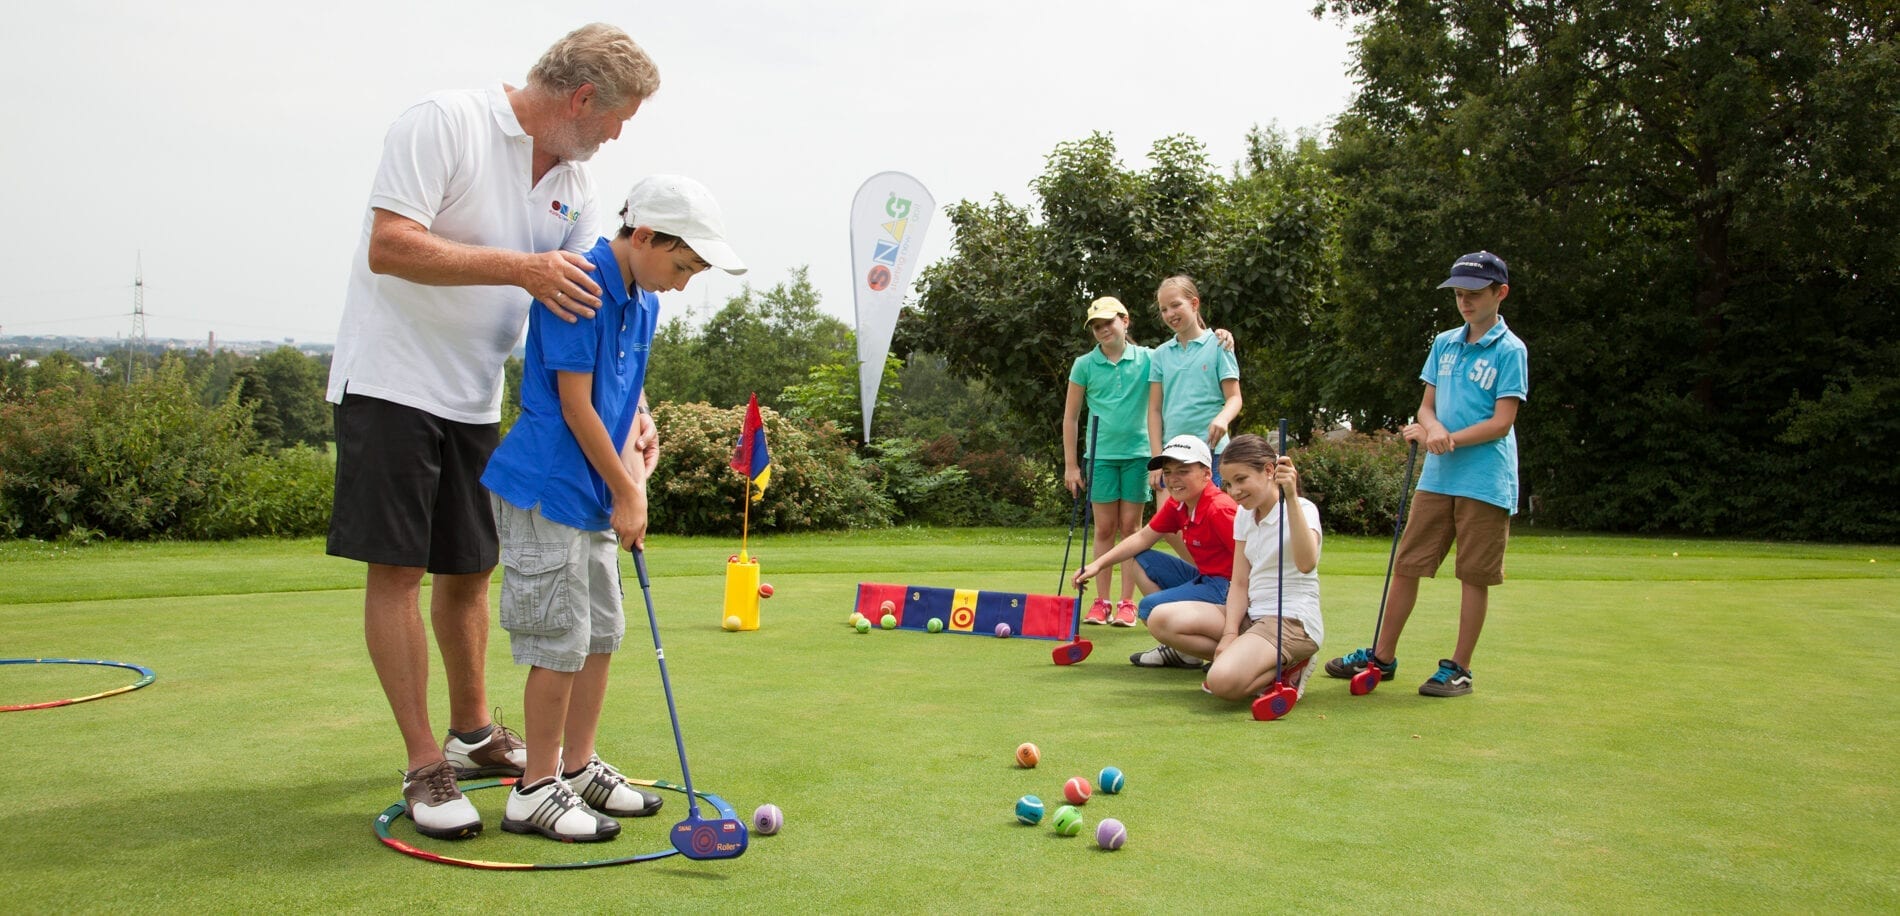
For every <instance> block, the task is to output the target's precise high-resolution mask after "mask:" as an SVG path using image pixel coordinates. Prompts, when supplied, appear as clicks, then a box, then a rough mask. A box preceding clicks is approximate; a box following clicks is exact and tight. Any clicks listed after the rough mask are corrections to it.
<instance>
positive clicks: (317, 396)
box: [253, 347, 332, 448]
mask: <svg viewBox="0 0 1900 916" xmlns="http://www.w3.org/2000/svg"><path fill="white" fill-rule="evenodd" d="M255 369H256V374H257V377H258V378H259V379H260V380H262V381H264V382H267V383H268V387H267V392H266V394H265V396H264V398H263V399H262V402H261V403H259V404H257V405H256V407H255V408H254V411H255V413H254V417H255V418H257V419H261V418H262V417H263V415H265V414H269V415H270V416H271V417H272V418H273V419H274V420H275V421H276V426H277V433H276V435H274V436H271V435H267V434H264V431H263V429H261V428H260V429H259V430H258V432H259V434H260V435H261V436H263V438H264V439H265V440H266V441H267V442H268V444H270V445H272V446H273V447H277V448H283V447H285V446H291V445H309V446H317V447H321V446H322V445H323V444H324V443H325V442H328V441H330V439H331V438H332V433H331V431H330V423H331V418H330V405H329V403H328V402H326V401H325V400H324V388H325V387H326V383H327V381H328V371H327V369H326V368H325V367H324V365H323V364H322V362H320V361H319V360H317V359H314V358H312V357H310V356H307V355H305V354H304V353H303V352H302V351H299V350H298V349H297V348H295V347H278V348H277V349H275V350H272V351H271V352H269V353H266V354H264V355H263V356H261V357H258V360H257V363H256V366H255ZM253 422H256V420H254V421H253Z"/></svg>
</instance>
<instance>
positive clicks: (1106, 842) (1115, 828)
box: [1095, 817, 1128, 849]
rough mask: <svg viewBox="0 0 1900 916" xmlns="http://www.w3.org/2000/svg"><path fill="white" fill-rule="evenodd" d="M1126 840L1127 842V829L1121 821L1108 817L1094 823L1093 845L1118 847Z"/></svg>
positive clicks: (1104, 847)
mask: <svg viewBox="0 0 1900 916" xmlns="http://www.w3.org/2000/svg"><path fill="white" fill-rule="evenodd" d="M1126 842H1128V830H1127V828H1125V827H1123V826H1122V822H1121V821H1118V820H1116V819H1114V818H1112V817H1110V818H1104V819H1103V820H1102V822H1101V823H1100V824H1097V825H1095V845H1097V846H1100V847H1102V848H1103V849H1120V848H1122V844H1123V843H1126Z"/></svg>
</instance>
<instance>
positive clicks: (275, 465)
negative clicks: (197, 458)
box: [177, 446, 336, 540]
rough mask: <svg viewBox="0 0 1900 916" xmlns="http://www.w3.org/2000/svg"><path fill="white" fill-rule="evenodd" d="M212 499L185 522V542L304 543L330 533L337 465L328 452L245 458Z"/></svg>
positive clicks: (301, 450) (294, 450) (296, 450)
mask: <svg viewBox="0 0 1900 916" xmlns="http://www.w3.org/2000/svg"><path fill="white" fill-rule="evenodd" d="M227 471H228V473H227V474H226V475H225V476H224V478H223V479H222V480H221V481H220V482H219V484H218V486H217V487H216V488H215V492H214V494H213V495H214V497H215V498H213V499H212V500H211V501H210V502H209V503H207V504H206V505H205V506H204V507H203V508H202V509H200V510H198V511H196V512H193V513H192V514H191V515H190V516H189V517H187V518H186V519H185V521H184V523H183V524H182V525H180V526H179V531H178V532H177V533H178V534H180V535H181V536H183V537H188V538H196V539H209V540H218V539H223V538H238V537H308V536H311V535H317V534H322V533H324V532H325V531H327V530H329V527H330V502H331V497H332V495H333V493H334V492H335V489H336V461H335V459H333V458H331V457H330V454H329V452H327V451H325V450H323V449H317V448H311V447H309V446H294V447H291V448H286V449H283V450H281V451H279V452H277V453H276V454H275V455H264V454H259V455H246V456H244V457H243V458H241V459H239V460H238V462H237V464H235V465H233V466H232V467H230V468H228V469H227Z"/></svg>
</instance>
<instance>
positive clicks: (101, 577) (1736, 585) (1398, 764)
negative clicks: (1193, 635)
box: [0, 529, 1900, 914]
mask: <svg viewBox="0 0 1900 916" xmlns="http://www.w3.org/2000/svg"><path fill="white" fill-rule="evenodd" d="M1063 534H1064V532H1063V531H1062V530H1055V531H1049V530H1039V531H1001V530H919V529H902V530H895V531H883V532H869V533H852V534H837V535H813V536H797V537H770V538H760V539H754V540H753V541H752V543H751V545H750V546H751V548H752V551H753V552H754V553H755V554H757V555H758V556H759V557H760V558H761V562H762V566H763V570H764V576H763V578H764V579H765V581H768V582H771V583H772V584H773V585H774V586H775V587H776V589H777V596H776V597H774V598H772V599H770V600H768V601H766V602H765V603H764V605H763V611H762V620H763V626H762V628H761V629H760V630H758V631H756V632H749V633H727V632H724V631H722V630H721V629H720V627H719V621H720V619H721V613H720V601H721V596H722V579H723V573H724V560H725V557H726V556H727V554H729V553H732V552H734V549H735V547H736V545H735V544H733V543H731V542H729V541H727V540H713V539H691V540H689V539H679V538H655V539H654V540H653V542H652V544H651V546H650V553H649V562H650V566H651V569H652V572H653V574H654V577H655V580H654V585H653V596H654V601H655V602H656V604H657V606H658V610H659V616H660V620H661V623H662V628H663V629H662V636H663V638H664V641H665V643H666V647H667V662H668V665H669V667H670V671H671V673H672V677H673V687H674V691H675V695H676V698H677V700H678V703H679V712H680V719H681V723H682V726H683V728H684V730H685V738H686V745H687V752H688V754H689V760H690V762H691V764H692V769H693V778H694V781H695V783H697V784H698V787H699V788H700V789H701V790H702V791H707V792H712V793H717V794H718V795H720V796H722V797H724V798H725V799H727V800H728V801H730V802H731V803H732V805H733V806H734V807H735V808H737V809H738V811H739V814H740V815H741V816H742V817H743V816H746V815H749V814H750V813H751V811H752V809H753V808H755V807H756V806H758V805H760V804H763V803H766V802H772V803H775V804H777V805H779V806H780V807H781V808H783V809H784V811H785V816H786V826H785V829H784V831H783V832H781V833H780V834H779V835H777V836H769V837H765V836H755V837H753V838H752V841H751V847H750V849H748V851H747V852H746V853H745V855H744V856H743V857H741V858H739V859H736V860H731V861H718V862H693V861H689V860H686V859H684V858H682V857H677V856H676V857H672V858H666V859H661V860H658V861H655V862H648V863H642V864H635V865H627V866H621V867H615V868H605V869H589V870H579V871H565V872H540V873H525V872H496V871H488V872H478V871H473V870H469V869H463V868H455V867H450V866H445V865H440V864H432V863H428V862H423V861H419V860H416V859H412V858H409V857H406V856H403V855H399V854H397V853H396V852H393V851H391V850H389V849H387V848H385V847H384V846H383V845H382V844H381V843H379V842H378V841H377V840H376V838H375V836H374V833H373V825H372V821H373V820H374V818H375V817H376V815H377V814H379V813H380V812H381V811H382V810H383V809H384V808H385V807H387V806H389V805H390V804H392V803H393V802H395V801H397V800H399V798H400V795H399V770H400V768H401V767H402V765H403V758H402V753H401V745H400V742H399V740H398V737H397V734H396V730H395V727H394V725H393V722H392V720H391V719H390V716H389V711H388V707H387V705H386V704H385V702H384V700H383V697H382V693H381V691H380V689H379V688H378V686H377V684H376V681H375V677H374V675H373V673H372V671H371V668H370V665H369V662H368V658H367V654H366V653H365V651H364V648H363V645H362V627H361V607H362V568H361V566H360V565H358V564H354V563H349V562H345V561H340V560H335V559H331V558H327V557H325V556H323V555H322V547H321V544H320V543H319V542H315V541H291V542H274V541H252V542H241V543H235V544H158V545H100V546H91V547H84V548H70V547H58V546H52V545H44V544H31V543H0V657H40V656H46V657H69V658H106V659H114V660H120V661H129V662H136V663H138V664H142V665H146V666H148V667H151V668H153V669H154V670H155V671H156V672H157V674H158V680H157V682H156V683H154V684H153V685H151V686H149V687H146V688H145V689H142V690H138V691H134V692H132V693H128V694H122V695H119V696H115V697H109V698H106V699H102V700H98V701H94V702H89V703H82V704H77V705H73V706H67V707H63V708H58V709H49V710H35V711H25V712H13V713H0V748H4V749H5V753H6V755H7V759H8V760H9V762H11V763H12V764H14V765H13V766H12V767H10V768H9V769H10V771H11V779H10V780H9V782H8V791H7V800H6V804H5V805H4V806H0V908H4V910H5V911H7V912H20V913H46V912H65V911H116V912H133V911H137V912H194V913H197V912H233V911H249V912H258V911H262V912H336V911H346V910H348V911H369V910H375V911H386V912H424V911H431V912H433V911H441V912H482V913H491V914H492V913H495V912H530V911H532V912H555V911H567V910H577V911H588V912H595V911H626V910H636V909H642V910H644V909H654V910H658V911H662V912H680V911H688V910H691V911H697V912H744V911H756V912H815V913H833V912H899V913H904V912H1005V911H1011V912H1014V911H1061V912H1131V911H1148V912H1161V911H1168V912H1250V913H1251V912H1289V911H1295V910H1317V911H1329V912H1330V911H1342V910H1365V911H1371V912H1424V911H1432V910H1440V911H1443V910H1476V911H1518V912H1521V911H1595V912H1605V911H1616V912H1645V911H1700V912H1733V911H1789V910H1797V911H1804V912H1806V911H1835V912H1894V911H1896V910H1897V909H1900V868H1897V867H1896V865H1895V863H1896V862H1900V826H1897V824H1896V813H1897V812H1896V810H1895V808H1896V793H1897V792H1900V778H1896V776H1895V773H1896V769H1895V766H1894V760H1895V759H1900V725H1897V723H1900V717H1896V715H1895V714H1894V712H1893V708H1894V702H1895V697H1896V696H1900V673H1896V672H1900V639H1897V638H1896V637H1900V549H1896V548H1891V547H1864V546H1862V547H1854V546H1840V547H1837V546H1815V545H1772V544H1759V543H1736V542H1717V541H1700V540H1660V539H1629V538H1601V537H1575V536H1558V535H1541V534H1536V533H1531V532H1528V531H1520V532H1519V536H1518V537H1516V538H1515V539H1514V540H1513V541H1512V544H1511V548H1510V554H1509V557H1508V570H1509V576H1510V581H1509V582H1507V583H1506V584H1505V585H1504V586H1502V587H1500V588H1498V589H1494V590H1493V592H1492V605H1491V616H1490V620H1489V623H1488V624H1487V627H1486V630H1485V633H1484V638H1483V640H1482V642H1481V643H1480V645H1479V652H1478V656H1477V658H1476V660H1475V662H1474V664H1473V669H1474V671H1475V672H1476V687H1477V691H1476V693H1474V694H1473V695H1471V696H1469V697H1464V698H1460V699H1451V700H1443V699H1431V698H1426V697H1421V696H1419V695H1418V694H1417V693H1416V687H1417V685H1418V683H1419V682H1420V681H1422V680H1423V679H1424V678H1425V677H1426V676H1427V675H1429V674H1430V673H1431V672H1432V670H1433V669H1434V668H1435V666H1436V662H1437V659H1438V658H1439V657H1441V656H1444V655H1448V654H1449V653H1450V648H1451V643H1452V638H1453V632H1454V629H1455V626H1456V617H1457V593H1458V589H1457V586H1456V584H1455V582H1454V581H1453V580H1451V579H1450V578H1449V569H1447V576H1446V578H1444V579H1441V580H1438V581H1434V582H1427V583H1425V584H1424V587H1423V591H1422V598H1421V601H1420V604H1419V608H1418V610H1417V612H1416V613H1415V614H1414V616H1413V618H1412V622H1411V624H1410V626H1409V628H1408V629H1407V631H1406V633H1405V638H1404V641H1403V642H1402V643H1401V644H1400V653H1399V675H1398V678H1397V680H1396V681H1393V682H1388V683H1387V684H1384V685H1382V686H1381V687H1379V689H1378V690H1377V691H1376V692H1375V693H1373V694H1372V695H1370V696H1366V697H1353V696H1350V695H1348V693H1347V689H1346V684H1345V682H1343V681H1335V680H1329V679H1326V678H1324V677H1323V676H1320V677H1315V679H1314V680H1313V682H1312V684H1311V685H1310V687H1309V689H1308V691H1307V694H1306V697H1305V699H1303V700H1301V701H1300V703H1299V704H1298V706H1297V707H1295V709H1294V710H1293V711H1292V712H1291V713H1290V714H1289V715H1288V716H1287V717H1286V718H1285V719H1283V720H1281V721H1279V722H1274V723H1258V722H1254V721H1252V720H1251V719H1250V718H1249V716H1248V715H1247V712H1246V710H1245V709H1244V708H1243V707H1241V706H1238V705H1234V704H1227V703H1223V702H1220V701H1217V700H1214V699H1213V698H1211V697H1208V696H1206V695H1204V694H1202V693H1201V692H1200V691H1199V690H1198V689H1197V686H1198V677H1197V675H1196V674H1195V673H1193V672H1188V671H1179V670H1161V671H1154V670H1141V669H1135V668H1133V667H1131V666H1129V665H1128V663H1127V661H1126V656H1127V655H1128V653H1130V652H1133V651H1136V650H1139V649H1143V648H1146V647H1147V646H1149V645H1151V644H1152V643H1151V641H1150V640H1149V639H1147V637H1146V634H1145V632H1144V631H1142V630H1139V629H1136V630H1126V629H1114V628H1107V627H1087V628H1085V633H1084V635H1085V636H1087V637H1089V638H1091V639H1092V640H1094V642H1095V651H1094V654H1093V655H1092V656H1091V657H1090V658H1089V659H1088V660H1087V661H1086V662H1084V663H1082V664H1081V665H1077V666H1074V667H1067V668H1063V667H1057V666H1054V665H1052V664H1051V663H1050V657H1049V652H1050V649H1051V648H1052V647H1053V646H1054V645H1055V644H1054V643H1052V642H1048V641H1042V640H1027V639H1011V640H998V639H995V638H989V637H972V636H961V635H947V634H946V635H928V634H924V633H916V632H904V631H900V632H894V633H887V632H882V631H877V630H874V631H872V632H871V633H870V634H868V635H859V634H857V633H855V632H853V631H851V630H849V629H848V628H847V627H846V626H845V619H846V617H847V616H848V615H849V613H850V611H851V604H852V600H853V596H854V593H855V586H856V583H858V582H860V581H885V582H900V583H906V584H919V585H938V586H948V587H967V588H984V589H994V590H1016V591H1038V592H1049V591H1053V590H1054V587H1055V586H1056V584H1057V582H1058V578H1059V575H1058V572H1059V569H1060V567H1061V565H1062V551H1063ZM1388 545H1389V541H1386V540H1385V539H1376V538H1375V539H1356V538H1346V537H1329V538H1328V539H1327V543H1326V546H1325V554H1324V556H1323V559H1322V562H1321V566H1320V572H1321V583H1322V584H1321V588H1322V593H1323V602H1324V608H1325V616H1326V629H1327V635H1326V642H1325V645H1324V647H1323V650H1322V651H1323V653H1324V654H1326V655H1327V656H1331V655H1337V654H1339V653H1341V652H1344V651H1347V650H1349V649H1351V648H1353V647H1355V646H1358V645H1360V644H1362V643H1363V642H1365V641H1366V640H1367V639H1368V638H1369V637H1370V635H1371V631H1372V626H1373V617H1374V614H1375V612H1376V610H1377V607H1378V591H1379V586H1380V582H1381V580H1382V576H1383V575H1384V572H1385V561H1386V548H1387V547H1388ZM626 568H627V570H628V572H627V584H628V627H627V639H626V644H625V646H624V647H623V649H622V651H621V652H620V654H619V656H618V657H617V659H616V661H615V671H614V675H613V685H612V688H611V692H610V695H609V697H608V705H607V714H606V717H605V719H604V721H603V723H602V727H601V735H602V740H601V750H602V753H603V756H605V757H607V759H608V760H609V761H611V762H613V763H615V764H617V765H619V766H620V767H621V768H622V769H623V770H625V771H626V772H627V773H628V774H629V775H630V776H637V777H647V778H659V779H665V780H669V781H674V782H677V781H679V778H680V772H679V764H678V760H677V757H676V755H675V752H674V749H673V739H672V735H671V732H670V729H669V727H668V723H667V716H666V708H665V704H664V701H663V698H662V696H661V692H660V684H659V677H658V671H657V666H656V665H655V663H654V658H653V652H652V642H651V636H650V633H649V630H648V627H647V624H646V616H645V612H644V608H643V606H642V605H641V604H640V596H639V591H638V588H637V586H636V583H635V582H634V580H633V576H632V572H631V564H630V563H628V564H626ZM431 665H432V666H433V673H432V682H431V684H432V689H431V700H432V702H433V704H434V707H435V710H436V713H435V714H436V722H437V728H438V730H440V729H441V728H442V727H443V726H444V725H445V723H446V707H445V701H444V699H443V689H442V681H441V675H440V663H439V660H438V659H436V658H435V657H434V655H433V650H432V651H431ZM488 674H489V676H488V683H489V687H490V694H491V703H492V704H493V705H497V706H500V707H501V708H502V711H503V712H502V714H503V717H504V719H505V721H506V722H507V723H508V724H510V725H513V726H516V727H519V726H520V721H519V715H520V713H519V711H520V708H521V698H520V692H521V685H522V683H523V679H524V672H523V670H522V669H520V668H517V667H516V666H514V665H513V664H512V663H511V662H510V661H509V659H508V651H507V639H506V634H504V633H502V632H501V631H500V630H499V629H498V628H497V629H496V630H495V631H494V634H493V636H492V638H491V642H490V652H489V672H488ZM135 678H136V675H135V673H133V672H130V671H127V670H125V669H120V668H107V667H94V666H73V665H61V666H26V665H9V666H0V704H13V703H28V702H40V701H44V700H51V699H58V698H61V697H67V696H81V695H85V694H89V693H95V692H98V691H100V690H105V689H110V688H111V687H114V686H118V685H121V684H124V683H129V682H130V681H131V680H133V679H135ZM1023 741H1034V742H1036V743H1037V744H1039V745H1040V746H1041V748H1042V752H1043V759H1042V764H1041V766H1040V767H1038V768H1037V769H1034V770H1024V769H1019V768H1017V767H1016V766H1015V765H1014V763H1013V761H1012V753H1013V751H1014V749H1015V747H1016V745H1017V744H1019V743H1021V742H1023ZM1108 765H1114V766H1118V767H1120V768H1121V769H1122V770H1123V771H1125V772H1126V773H1127V777H1128V784H1127V789H1126V790H1125V791H1124V792H1123V793H1122V794H1120V795H1102V794H1098V795H1097V796H1096V797H1095V799H1094V800H1093V801H1091V802H1090V803H1089V804H1088V805H1087V806H1086V807H1085V808H1084V809H1083V814H1084V815H1085V817H1086V819H1087V827H1086V828H1085V830H1084V832H1083V835H1082V836H1078V837H1072V838H1063V837H1058V836H1056V835H1055V834H1054V832H1053V831H1052V830H1050V829H1049V827H1048V826H1047V823H1046V822H1045V824H1044V825H1043V826H1040V827H1025V826H1020V825H1018V824H1016V823H1015V821H1014V819H1013V818H1012V816H1011V809H1012V806H1013V804H1014V802H1015V800H1016V798H1017V797H1018V796H1021V795H1025V794H1034V795H1038V796H1040V797H1041V798H1042V799H1043V800H1044V802H1045V803H1047V804H1048V806H1049V809H1050V810H1051V811H1053V810H1054V808H1055V807H1056V806H1057V805H1059V804H1060V803H1061V802H1060V797H1061V786H1062V783H1063V780H1064V779H1066V778H1067V777H1070V776H1076V775H1083V776H1088V777H1089V778H1090V779H1091V781H1093V779H1094V777H1095V774H1096V773H1097V772H1098V771H1099V770H1100V769H1101V768H1102V767H1103V766H1108ZM666 797H667V802H666V807H665V809H664V810H663V811H662V812H661V813H660V814H659V816H658V817H656V818H652V819H645V820H630V821H628V822H626V824H625V829H624V830H623V832H622V834H621V836H620V838H619V839H617V840H615V841H613V842H612V843H609V844H604V845H591V846H590V845H563V844H558V843H553V842H550V841H546V840H542V839H539V838H528V837H518V836H513V835H509V834H506V833H503V832H502V831H501V830H500V829H499V826H498V823H499V820H500V816H501V815H500V811H501V805H502V801H503V791H502V790H499V789H491V790H487V791H483V792H477V793H472V794H471V795H470V798H471V799H472V800H474V801H475V802H476V804H477V806H478V807H480V808H481V809H482V811H483V813H484V816H485V818H486V822H487V827H488V829H487V831H486V832H485V833H483V835H482V836H480V837H478V838H476V839H473V840H469V841H464V842H460V843H448V842H438V841H431V840H427V839H424V838H421V837H419V836H417V835H416V834H415V832H414V830H413V828H412V826H411V825H410V824H409V823H408V822H407V821H406V820H405V821H400V822H398V823H397V824H396V825H395V828H394V829H395V833H396V835H397V836H398V837H400V838H402V839H404V840H406V841H410V842H414V843H416V844H417V845H419V846H424V847H426V848H429V849H434V850H439V851H442V852H444V853H446V854H451V855H456V856H461V857H467V858H476V859H487V860H501V861H544V862H573V861H581V860H586V859H595V858H602V857H608V856H625V855H631V854H634V853H638V852H642V851H654V850H663V849H666V848H668V843H667V840H666V838H665V834H666V830H667V828H668V827H669V826H670V825H671V824H673V823H674V822H676V821H678V820H680V819H681V818H683V817H684V816H685V814H686V806H685V804H684V801H685V799H684V798H683V797H682V796H680V795H678V794H673V793H668V794H667V796H666ZM704 813H706V814H707V815H708V816H711V815H712V813H711V810H710V808H705V809H704ZM1106 817H1115V818H1118V819H1120V820H1121V821H1122V822H1124V823H1125V824H1126V825H1127V829H1128V845H1127V846H1126V847H1125V848H1124V849H1122V850H1120V851H1118V852H1104V851H1101V850H1099V849H1097V848H1096V847H1095V845H1094V842H1093V839H1092V837H1093V832H1094V826H1095V824H1096V823H1098V822H1099V821H1100V820H1101V819H1103V818H1106Z"/></svg>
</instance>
